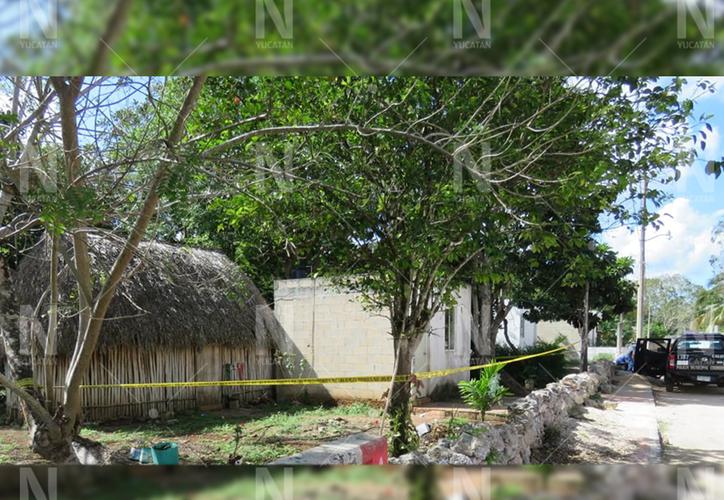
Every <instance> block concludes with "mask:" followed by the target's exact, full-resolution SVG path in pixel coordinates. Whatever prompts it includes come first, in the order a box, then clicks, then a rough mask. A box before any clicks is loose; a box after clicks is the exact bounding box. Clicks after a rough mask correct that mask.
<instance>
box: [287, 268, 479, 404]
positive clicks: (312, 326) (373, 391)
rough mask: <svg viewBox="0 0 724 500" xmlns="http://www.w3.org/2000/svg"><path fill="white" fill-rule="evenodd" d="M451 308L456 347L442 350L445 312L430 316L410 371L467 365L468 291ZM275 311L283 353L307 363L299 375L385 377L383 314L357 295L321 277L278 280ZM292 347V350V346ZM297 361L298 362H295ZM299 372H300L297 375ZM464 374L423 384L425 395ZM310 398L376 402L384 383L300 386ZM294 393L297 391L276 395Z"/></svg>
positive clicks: (389, 356)
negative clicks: (428, 330) (295, 354)
mask: <svg viewBox="0 0 724 500" xmlns="http://www.w3.org/2000/svg"><path fill="white" fill-rule="evenodd" d="M459 297H460V299H459V302H458V305H457V306H456V307H455V343H454V347H455V348H454V349H453V350H446V349H445V338H444V332H445V330H444V329H445V318H444V313H439V314H437V315H435V317H434V318H433V320H432V323H431V334H430V335H428V336H427V337H426V338H424V339H423V340H422V341H421V344H420V347H419V348H418V350H417V352H416V354H415V359H414V364H413V370H415V371H426V370H440V369H444V368H449V367H455V366H467V365H468V364H469V361H470V321H471V318H470V291H469V289H463V290H462V291H461V292H460V294H459ZM274 313H275V315H276V317H277V320H278V321H279V323H280V324H281V326H282V327H283V329H284V330H285V331H286V333H287V335H288V342H289V343H290V344H291V345H290V348H289V349H286V350H287V351H289V352H291V351H292V350H296V351H298V353H299V354H298V355H299V356H300V357H303V358H304V360H305V361H306V363H308V364H309V365H308V367H309V370H307V371H306V372H305V373H304V375H302V376H316V377H337V376H339V377H347V376H361V375H390V374H391V373H392V370H393V366H394V348H393V342H392V337H391V336H390V335H389V331H390V323H389V319H388V318H387V317H386V311H379V312H373V311H368V310H365V308H364V306H363V303H362V301H361V297H360V295H359V294H355V293H351V292H349V291H348V290H340V289H338V288H337V287H335V286H333V285H332V284H331V283H330V282H329V281H328V280H324V279H313V278H305V279H294V280H279V281H277V282H275V284H274ZM292 345H293V347H294V349H292V348H291V347H292ZM299 361H301V360H299ZM300 373H301V372H300ZM467 378H468V373H467V372H465V373H462V374H457V375H452V376H449V377H445V378H442V379H432V380H427V381H425V382H424V386H423V390H422V391H421V393H422V394H421V395H423V396H425V395H428V394H430V393H431V392H432V390H433V389H434V388H435V387H436V386H437V385H438V384H441V383H455V382H456V381H457V380H462V379H467ZM305 387H306V389H307V391H308V393H309V394H310V395H312V396H331V397H332V398H334V399H342V400H344V399H379V398H380V397H381V395H382V394H383V393H384V392H385V391H386V390H387V389H388V388H389V383H387V382H380V383H358V384H326V385H325V386H324V388H323V389H321V390H320V386H313V385H310V386H305ZM290 393H291V394H294V395H298V393H299V388H291V389H286V390H282V391H281V394H287V395H289V394H290Z"/></svg>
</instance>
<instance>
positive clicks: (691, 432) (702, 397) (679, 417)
mask: <svg viewBox="0 0 724 500" xmlns="http://www.w3.org/2000/svg"><path fill="white" fill-rule="evenodd" d="M654 397H655V400H656V418H657V420H658V422H659V432H660V434H661V438H662V440H663V444H664V454H663V460H662V461H663V462H664V463H672V464H691V463H701V462H709V463H722V462H724V388H721V387H708V386H704V387H694V386H684V387H678V388H676V390H675V391H674V392H666V391H665V390H664V388H663V387H660V386H654Z"/></svg>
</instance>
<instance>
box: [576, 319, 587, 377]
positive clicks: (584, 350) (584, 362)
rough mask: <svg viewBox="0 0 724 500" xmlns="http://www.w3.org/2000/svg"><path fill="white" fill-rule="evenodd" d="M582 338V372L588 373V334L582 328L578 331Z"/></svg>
mask: <svg viewBox="0 0 724 500" xmlns="http://www.w3.org/2000/svg"><path fill="white" fill-rule="evenodd" d="M578 334H579V335H580V336H581V372H587V371H588V332H586V330H585V328H584V327H583V326H582V327H580V328H579V329H578Z"/></svg>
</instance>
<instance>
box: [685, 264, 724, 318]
mask: <svg viewBox="0 0 724 500" xmlns="http://www.w3.org/2000/svg"><path fill="white" fill-rule="evenodd" d="M694 307H695V312H694V314H695V318H694V321H693V325H692V326H693V327H694V328H696V329H697V330H699V331H704V332H717V331H719V332H720V331H722V329H723V328H724V273H719V274H717V275H716V276H715V277H714V278H712V280H711V281H710V282H709V287H708V288H706V289H700V290H699V292H698V294H697V297H696V303H695V306H694Z"/></svg>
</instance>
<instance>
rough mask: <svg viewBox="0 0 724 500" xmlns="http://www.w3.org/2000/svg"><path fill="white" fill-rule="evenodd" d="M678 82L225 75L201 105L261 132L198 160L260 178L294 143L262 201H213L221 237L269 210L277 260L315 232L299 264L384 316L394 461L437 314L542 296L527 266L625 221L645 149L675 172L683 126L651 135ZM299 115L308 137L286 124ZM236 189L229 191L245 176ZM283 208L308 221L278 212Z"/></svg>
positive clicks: (672, 110)
mask: <svg viewBox="0 0 724 500" xmlns="http://www.w3.org/2000/svg"><path fill="white" fill-rule="evenodd" d="M680 86H681V82H673V83H672V84H671V85H670V86H667V87H654V86H653V85H649V84H648V83H646V84H642V82H640V81H638V80H636V79H624V80H615V79H614V80H612V79H607V80H606V79H601V80H593V81H590V80H585V79H580V80H576V81H571V80H563V79H521V80H507V79H501V80H465V79H404V78H402V79H401V78H386V79H349V78H340V79H333V80H321V81H319V80H315V81H309V80H304V79H281V80H274V81H267V80H263V79H262V80H259V79H254V80H252V81H249V80H245V79H242V80H239V81H231V82H229V81H223V85H222V86H221V88H218V89H217V94H216V99H215V100H214V101H213V102H209V103H208V107H209V109H214V110H216V111H218V112H220V113H222V115H223V116H227V115H229V114H231V113H232V112H231V111H230V110H234V109H235V108H234V106H239V104H241V105H242V106H250V107H251V109H252V111H250V112H249V113H247V114H246V116H250V115H255V116H259V117H260V118H259V120H260V122H261V123H259V124H257V125H255V127H254V128H252V129H250V130H249V131H248V132H245V133H242V134H237V135H235V136H231V137H228V138H227V137H222V138H219V139H215V140H214V141H216V142H214V141H212V143H210V144H209V148H208V149H207V150H206V151H205V152H204V153H203V154H202V155H201V156H202V158H206V159H208V160H211V161H214V162H216V164H217V165H224V164H226V163H228V162H232V163H233V164H236V165H239V167H240V168H242V167H246V168H247V170H245V172H246V174H245V175H247V176H248V175H249V173H248V167H249V166H250V165H254V164H255V163H256V164H257V170H259V165H258V160H259V150H260V148H261V150H262V151H272V152H275V153H276V154H277V158H284V156H283V152H284V151H288V150H289V149H290V147H291V150H292V151H293V154H292V155H289V156H288V157H287V159H288V162H285V161H283V160H279V161H278V162H277V163H278V164H277V165H274V164H271V165H270V164H269V163H268V162H266V161H264V162H262V165H261V171H262V172H267V173H270V172H271V173H272V174H276V176H274V175H271V176H266V177H264V178H263V179H262V180H258V179H257V181H256V182H257V183H258V185H259V186H262V185H263V186H264V188H263V189H261V188H260V189H255V190H253V191H251V192H250V193H247V194H245V195H243V196H238V195H237V196H233V195H231V194H229V195H223V196H221V197H220V198H219V199H218V200H217V201H216V202H215V203H214V206H215V207H222V210H221V213H222V214H223V216H222V217H221V218H220V219H218V222H219V227H221V228H222V230H221V231H218V232H219V233H224V232H225V231H226V228H228V227H236V228H243V227H244V225H245V224H250V223H254V222H255V221H256V220H257V218H258V217H259V216H260V215H261V214H266V216H267V217H268V222H265V223H264V224H265V225H266V226H273V227H275V228H279V229H280V232H279V233H278V236H274V240H276V241H269V240H267V243H270V244H271V246H272V247H273V246H274V245H276V248H277V252H278V255H280V256H281V258H282V260H284V255H281V252H285V253H286V252H287V251H288V250H287V248H285V247H284V246H283V245H282V242H284V245H286V243H287V241H291V240H292V239H293V238H295V237H296V236H295V235H297V234H315V235H317V236H315V240H314V242H315V244H317V245H318V252H317V253H316V254H315V253H314V249H313V248H306V249H305V252H306V253H307V258H311V259H313V260H314V261H315V263H316V267H315V269H316V271H317V272H319V273H321V274H324V275H327V276H329V277H332V278H333V279H335V280H336V281H337V282H339V283H341V284H344V285H345V286H347V287H349V288H352V289H354V290H356V291H359V292H360V293H361V294H362V296H363V297H364V299H365V301H366V302H367V305H368V307H370V308H371V309H375V310H377V311H384V312H386V313H387V314H388V315H389V319H390V332H389V333H390V334H391V335H392V336H393V339H394V345H395V350H396V364H395V376H396V378H395V381H394V383H393V384H392V387H391V391H390V400H389V411H390V413H391V415H392V416H393V425H394V428H395V430H396V432H397V434H396V436H395V439H393V452H400V451H403V450H404V449H405V448H406V447H407V446H408V445H409V441H410V437H411V436H410V435H411V433H412V432H414V431H411V430H410V429H409V427H408V425H409V421H408V420H407V419H408V418H409V408H408V405H409V396H410V384H409V380H408V379H407V377H408V375H409V373H410V368H411V366H410V364H411V359H412V355H413V353H414V351H415V348H416V347H417V345H418V343H419V341H420V339H421V338H422V335H423V334H424V333H425V332H426V331H427V328H428V326H429V322H430V319H431V318H432V316H433V315H434V314H435V313H437V312H438V311H439V310H441V309H442V308H444V307H446V305H447V304H449V303H450V302H451V301H452V300H454V293H455V291H456V290H458V289H459V287H460V286H461V285H463V284H465V283H468V282H469V281H470V280H473V281H474V282H475V284H476V287H479V286H480V285H483V286H486V285H491V286H492V285H494V286H496V287H499V288H498V290H499V292H500V293H499V294H498V295H496V296H495V297H490V298H487V299H484V304H483V306H482V307H479V308H478V311H484V310H487V308H488V307H491V308H492V306H491V304H494V305H495V308H496V311H500V312H497V314H498V315H497V317H496V320H497V321H501V320H502V317H504V314H502V313H504V312H505V309H507V308H509V307H510V305H511V304H512V303H513V300H512V299H516V298H517V295H518V294H520V295H523V292H524V291H525V293H526V294H527V296H528V297H530V296H531V294H532V293H533V292H532V290H533V288H531V286H530V284H531V283H533V285H536V286H537V288H535V290H538V292H539V293H540V292H541V291H542V290H544V289H545V287H544V286H543V283H544V281H545V276H539V275H538V274H536V273H534V272H533V273H531V272H530V270H531V269H535V268H536V267H537V266H541V267H545V266H547V265H549V263H550V262H552V261H554V260H555V258H556V255H558V254H560V252H561V249H562V248H564V246H565V243H566V242H567V241H573V242H580V241H588V238H589V237H590V234H591V232H595V231H596V230H598V226H597V224H598V223H597V218H598V216H599V215H600V214H601V213H603V212H604V211H606V210H611V211H616V210H619V209H621V210H622V208H621V207H620V206H618V205H616V206H613V207H612V203H613V202H614V201H615V200H616V197H617V196H618V195H619V194H621V193H622V192H624V191H626V190H627V189H629V187H630V185H631V183H632V181H635V180H637V179H638V178H640V176H641V175H642V172H641V170H642V167H643V165H644V162H642V161H641V157H642V156H643V152H644V151H645V152H647V153H650V156H651V158H650V159H649V163H647V164H646V165H647V166H649V168H651V167H650V162H651V159H653V158H655V159H656V161H657V163H656V167H655V170H656V171H657V172H658V171H663V170H664V169H669V171H670V172H672V174H673V170H672V167H677V166H680V164H682V163H685V162H686V159H688V158H689V154H690V152H689V150H688V149H686V148H681V149H680V148H679V146H680V139H681V136H682V132H683V131H684V130H686V126H685V125H682V126H680V127H676V126H673V132H672V133H671V134H670V137H669V138H668V140H667V139H665V138H664V139H661V140H660V141H659V140H658V137H659V129H658V126H660V125H662V124H667V125H671V124H672V123H673V124H677V123H679V124H686V122H687V119H688V114H689V112H690V108H688V107H687V105H686V104H684V103H680V102H679V101H678V100H677V96H676V93H677V90H678V89H679V88H680ZM232 116H233V115H232ZM300 118H301V119H303V120H307V122H308V125H304V126H300V125H296V124H295V123H298V122H299V120H300ZM632 124H635V125H636V126H633V127H632ZM201 132H202V131H201ZM202 134H203V132H202ZM282 134H283V135H284V137H283V139H280V138H279V137H280V136H281V135H282ZM289 134H292V137H294V138H295V139H294V140H293V141H290V140H289V139H288V135H289ZM667 148H668V149H667ZM272 156H273V155H272ZM242 170H243V168H242ZM234 179H235V182H236V184H235V185H236V186H239V185H240V184H239V182H240V181H239V179H242V180H244V179H247V178H246V177H245V178H238V177H235V178H234ZM245 182H248V179H247V181H245ZM242 185H243V184H242ZM245 189H247V191H249V188H248V187H247V188H245ZM632 193H635V190H632ZM632 195H633V194H632ZM289 200H296V201H294V205H295V206H298V207H302V206H303V207H305V209H306V211H305V213H302V214H294V216H291V215H288V214H287V213H285V210H286V209H287V208H288V207H291V206H292V205H290V204H289V203H288V202H289ZM318 213H324V214H327V217H325V218H323V219H319V221H318V222H319V225H316V224H317V217H316V216H315V217H308V216H307V214H318ZM315 225H316V228H315V229H314V230H313V231H312V232H311V233H309V232H308V230H309V228H310V227H312V228H314V227H315ZM212 227H213V226H212ZM244 231H245V234H249V233H248V231H247V230H246V229H244ZM284 231H288V234H289V240H288V239H287V238H284V237H283V235H284ZM237 234H239V235H241V234H244V233H241V232H238V233H237ZM272 234H274V233H272ZM319 235H324V238H318V236H319ZM259 236H262V235H259ZM267 236H268V235H267ZM212 237H213V238H219V235H216V236H213V235H212ZM221 238H225V236H223V234H222V235H221ZM310 252H311V253H310ZM276 276H277V277H281V276H283V274H282V273H281V270H277V273H276ZM532 280H537V281H532ZM547 284H550V282H548V283H547ZM522 298H523V297H521V298H520V300H522ZM506 299H507V300H506ZM541 300H542V299H541ZM494 301H497V302H494ZM478 315H479V314H478ZM491 316H492V315H491ZM489 324H490V323H489ZM491 331H492V332H494V331H497V328H494V327H493V326H489V327H488V336H487V338H490V333H489V332H491ZM483 338H486V337H484V336H483ZM493 341H494V339H493Z"/></svg>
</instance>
